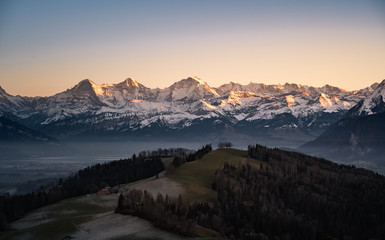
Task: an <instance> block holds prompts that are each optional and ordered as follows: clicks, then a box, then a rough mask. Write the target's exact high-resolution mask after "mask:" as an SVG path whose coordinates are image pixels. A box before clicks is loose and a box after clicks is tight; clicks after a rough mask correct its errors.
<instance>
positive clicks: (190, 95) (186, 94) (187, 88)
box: [166, 77, 219, 100]
mask: <svg viewBox="0 0 385 240" xmlns="http://www.w3.org/2000/svg"><path fill="white" fill-rule="evenodd" d="M167 89H168V91H170V94H171V100H183V99H194V100H198V99H204V98H207V97H213V96H219V94H218V93H217V92H216V91H215V90H214V89H213V88H211V87H210V86H209V85H208V84H207V83H206V82H204V81H202V80H201V79H200V78H198V77H189V78H186V79H183V80H180V81H179V82H176V83H174V84H173V85H171V86H170V87H169V88H167ZM167 89H166V90H167Z"/></svg>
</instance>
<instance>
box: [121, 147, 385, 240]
mask: <svg viewBox="0 0 385 240" xmlns="http://www.w3.org/2000/svg"><path fill="white" fill-rule="evenodd" d="M248 156H249V159H248V160H247V162H248V163H250V164H248V163H247V164H241V163H240V164H239V165H238V166H234V165H229V164H227V163H225V164H224V166H223V168H221V169H218V170H217V171H215V173H213V175H214V176H213V179H214V181H213V183H212V188H213V189H214V190H215V191H216V192H217V200H216V201H213V202H194V203H188V202H186V201H183V199H182V197H181V196H180V197H179V198H178V199H170V198H169V197H168V196H167V195H166V196H162V195H161V194H158V196H157V197H156V199H154V198H153V197H152V196H151V194H148V193H146V192H142V191H140V190H133V191H130V192H126V193H124V194H122V195H121V196H120V198H119V203H118V207H117V209H116V212H120V213H123V214H131V215H136V216H140V217H143V218H146V219H149V220H151V221H152V222H153V223H154V224H155V225H157V226H159V227H162V228H164V229H167V230H171V231H175V232H178V233H181V234H185V235H189V236H196V233H197V229H198V228H202V227H203V228H206V229H210V230H213V231H215V232H217V233H220V235H222V236H225V237H229V238H232V239H233V238H235V239H335V238H337V239H384V238H385V177H383V176H381V175H378V174H376V173H373V172H371V171H368V170H364V169H357V168H355V167H353V166H344V165H339V164H336V163H333V162H330V161H327V160H325V159H321V158H315V157H311V156H307V155H304V154H301V153H296V152H288V151H282V150H279V149H269V148H266V147H263V146H260V145H255V146H249V148H248ZM183 162H184V161H182V162H181V163H179V162H178V164H176V165H175V167H178V166H180V165H181V164H183Z"/></svg>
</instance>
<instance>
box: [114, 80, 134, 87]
mask: <svg viewBox="0 0 385 240" xmlns="http://www.w3.org/2000/svg"><path fill="white" fill-rule="evenodd" d="M117 85H119V86H125V87H139V83H138V82H137V81H136V80H135V79H133V78H126V79H125V80H124V81H123V82H121V83H118V84H117Z"/></svg>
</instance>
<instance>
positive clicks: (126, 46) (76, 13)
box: [0, 0, 385, 96]
mask: <svg viewBox="0 0 385 240" xmlns="http://www.w3.org/2000/svg"><path fill="white" fill-rule="evenodd" d="M384 2H385V1H380V0H376V1H375V0H368V1H346V0H343V1H216V0H208V1H160V0H158V1H149V0H148V1H146V0H142V1H71V0H70V1H41V0H36V1H21V0H1V1H0V86H1V87H3V88H4V89H5V90H6V91H8V92H10V93H11V94H21V95H28V96H37V95H43V96H46V95H52V94H54V93H57V92H59V91H63V90H65V89H67V88H69V87H71V86H73V85H74V84H76V83H77V82H79V81H80V80H82V79H84V78H90V79H92V80H93V81H95V82H96V83H117V82H121V81H123V80H124V79H125V78H126V77H133V78H135V79H136V80H137V81H139V82H140V83H142V84H144V85H145V86H148V87H160V88H163V87H167V86H169V85H171V84H172V83H173V82H175V81H178V80H180V79H182V78H186V77H188V76H194V75H197V76H199V77H201V78H202V79H203V80H204V81H206V82H208V83H209V84H210V85H211V86H215V87H217V86H220V85H221V84H224V83H228V82H230V81H233V82H239V83H242V84H247V83H249V82H251V81H252V82H263V83H266V84H276V83H285V82H295V83H300V84H307V85H314V86H322V85H324V84H331V85H336V86H339V87H342V88H345V89H349V90H353V89H358V88H363V87H366V86H369V85H370V84H372V83H373V82H379V81H381V80H382V79H383V78H385V73H384V70H385V67H384V66H385V57H384V56H385V44H384V39H385V3H384Z"/></svg>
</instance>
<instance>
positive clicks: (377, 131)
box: [299, 81, 385, 166]
mask: <svg viewBox="0 0 385 240" xmlns="http://www.w3.org/2000/svg"><path fill="white" fill-rule="evenodd" d="M384 96H385V81H383V82H382V83H380V84H379V85H378V86H377V88H376V89H375V90H374V92H373V94H371V95H370V96H369V97H368V98H366V99H365V100H362V101H361V102H359V103H358V104H357V105H356V106H355V107H353V108H352V109H351V110H349V112H348V113H347V114H346V115H345V116H344V118H342V119H341V120H339V121H338V122H337V123H335V124H334V125H333V126H331V127H330V128H329V129H327V130H326V131H325V133H323V134H322V135H321V136H319V137H318V138H317V139H316V140H314V141H311V142H309V143H306V144H304V145H303V146H301V147H300V148H299V149H300V150H301V151H304V152H307V153H313V154H316V155H319V156H324V157H327V158H330V159H333V160H338V161H343V162H353V161H368V162H372V163H376V164H378V165H382V166H385V161H384V160H385V159H384V157H383V156H384V154H385V124H384V123H385V102H384V100H385V97H384Z"/></svg>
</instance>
